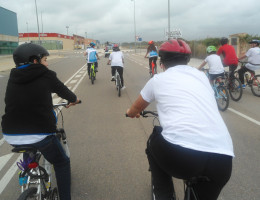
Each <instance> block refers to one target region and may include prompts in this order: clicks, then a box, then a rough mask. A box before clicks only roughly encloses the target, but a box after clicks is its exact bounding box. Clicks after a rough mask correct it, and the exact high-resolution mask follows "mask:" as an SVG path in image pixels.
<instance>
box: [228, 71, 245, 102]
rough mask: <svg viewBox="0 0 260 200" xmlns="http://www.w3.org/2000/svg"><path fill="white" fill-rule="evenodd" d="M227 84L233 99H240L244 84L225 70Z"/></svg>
mask: <svg viewBox="0 0 260 200" xmlns="http://www.w3.org/2000/svg"><path fill="white" fill-rule="evenodd" d="M225 86H226V88H227V89H228V91H229V95H230V97H231V99H232V100H233V101H239V100H240V99H241V97H242V94H243V89H242V84H241V82H240V80H239V78H237V77H235V76H234V77H230V76H229V72H225Z"/></svg>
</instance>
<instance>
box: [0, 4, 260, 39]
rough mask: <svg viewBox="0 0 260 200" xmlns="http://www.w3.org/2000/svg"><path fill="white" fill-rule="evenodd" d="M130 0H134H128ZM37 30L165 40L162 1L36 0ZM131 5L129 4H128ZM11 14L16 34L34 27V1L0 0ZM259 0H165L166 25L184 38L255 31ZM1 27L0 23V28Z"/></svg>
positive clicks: (259, 27)
mask: <svg viewBox="0 0 260 200" xmlns="http://www.w3.org/2000/svg"><path fill="white" fill-rule="evenodd" d="M134 1H135V4H134ZM36 3H37V8H38V19H39V27H40V32H42V27H43V32H46V33H61V34H67V28H66V26H69V28H68V34H69V35H72V34H77V35H81V36H83V37H85V36H86V33H87V37H88V38H93V39H98V40H100V41H101V42H106V41H110V42H131V41H134V35H135V32H134V8H135V19H136V20H135V21H136V35H138V36H140V37H142V40H143V41H149V40H155V41H158V40H165V39H166V37H165V30H166V29H167V27H168V0H132V1H131V0H70V1H69V0H36ZM134 5H135V6H134ZM0 6H2V7H4V8H6V9H8V10H11V11H13V12H15V13H17V19H18V31H19V33H26V32H27V23H28V31H29V32H38V29H37V18H36V9H35V0H0ZM259 8H260V0H246V1H242V0H170V26H171V30H172V29H180V30H181V32H182V36H183V38H185V39H187V40H192V39H204V38H206V37H222V36H228V35H230V34H236V33H248V34H250V35H260V10H259ZM0 28H1V27H0Z"/></svg>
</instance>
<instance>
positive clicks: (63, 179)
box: [15, 135, 71, 200]
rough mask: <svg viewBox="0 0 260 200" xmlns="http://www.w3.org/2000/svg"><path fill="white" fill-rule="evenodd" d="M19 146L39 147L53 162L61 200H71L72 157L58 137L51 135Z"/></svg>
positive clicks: (45, 156)
mask: <svg viewBox="0 0 260 200" xmlns="http://www.w3.org/2000/svg"><path fill="white" fill-rule="evenodd" d="M15 146H18V145H15ZM19 146H32V147H34V148H37V149H38V150H39V151H40V152H41V153H42V155H43V156H44V158H45V159H46V160H48V161H49V162H50V163H51V164H53V166H54V170H55V175H56V180H57V186H58V190H59V196H60V200H71V191H70V185H71V171H70V159H69V158H68V157H67V156H66V154H65V152H64V150H63V148H62V146H61V144H60V141H59V140H58V139H57V137H56V136H54V135H51V136H48V137H46V138H45V139H43V140H42V141H40V142H37V143H34V144H28V145H19Z"/></svg>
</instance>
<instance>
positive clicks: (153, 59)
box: [149, 56, 157, 72]
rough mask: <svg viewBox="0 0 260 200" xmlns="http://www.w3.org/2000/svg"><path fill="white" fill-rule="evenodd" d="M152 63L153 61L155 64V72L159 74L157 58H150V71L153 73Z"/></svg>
mask: <svg viewBox="0 0 260 200" xmlns="http://www.w3.org/2000/svg"><path fill="white" fill-rule="evenodd" d="M152 61H153V63H154V64H155V66H154V70H155V72H157V64H156V61H157V56H154V57H150V58H149V67H150V71H152Z"/></svg>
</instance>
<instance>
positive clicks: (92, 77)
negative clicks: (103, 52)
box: [89, 63, 96, 84]
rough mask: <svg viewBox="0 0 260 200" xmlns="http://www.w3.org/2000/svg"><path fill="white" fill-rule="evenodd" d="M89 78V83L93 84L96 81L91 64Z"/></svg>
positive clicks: (93, 64) (93, 65)
mask: <svg viewBox="0 0 260 200" xmlns="http://www.w3.org/2000/svg"><path fill="white" fill-rule="evenodd" d="M89 78H90V80H91V83H92V84H94V81H95V80H96V72H95V63H92V64H91V67H90V73H89Z"/></svg>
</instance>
